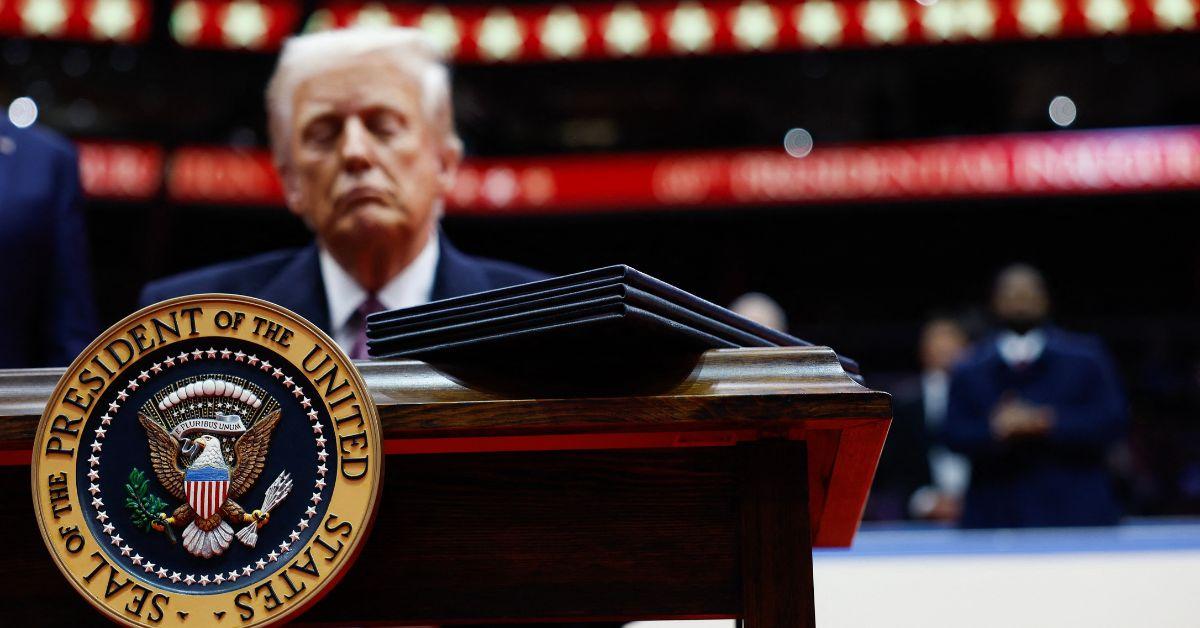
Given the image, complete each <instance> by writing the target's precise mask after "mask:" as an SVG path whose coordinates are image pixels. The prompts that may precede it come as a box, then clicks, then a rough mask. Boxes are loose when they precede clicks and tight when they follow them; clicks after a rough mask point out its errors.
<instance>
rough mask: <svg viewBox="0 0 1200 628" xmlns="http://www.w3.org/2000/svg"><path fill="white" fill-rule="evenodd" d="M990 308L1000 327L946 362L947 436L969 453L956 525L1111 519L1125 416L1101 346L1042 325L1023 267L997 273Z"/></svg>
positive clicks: (1040, 304)
mask: <svg viewBox="0 0 1200 628" xmlns="http://www.w3.org/2000/svg"><path fill="white" fill-rule="evenodd" d="M992 308H993V311H994V313H995V315H996V319H997V322H998V323H999V326H1000V329H999V331H998V332H997V333H996V334H995V336H994V337H992V338H990V339H988V340H987V341H985V342H984V343H983V344H982V345H981V346H979V347H978V348H977V349H976V350H975V351H974V352H973V353H972V354H971V355H970V356H969V357H968V358H967V359H966V360H965V361H964V362H963V363H962V364H961V365H960V366H959V367H958V368H957V369H955V371H954V373H953V375H952V377H951V384H950V399H949V405H948V407H947V411H946V429H945V436H946V441H947V443H948V444H949V445H950V446H951V447H952V448H954V449H956V450H958V451H960V452H962V453H963V454H965V455H967V456H968V457H969V458H970V459H971V482H970V486H969V488H968V490H967V496H966V501H965V504H964V507H963V517H962V525H963V526H964V527H971V528H978V527H1022V526H1070V525H1110V524H1114V523H1116V522H1117V518H1118V516H1119V513H1120V511H1119V509H1118V506H1117V503H1116V499H1115V497H1114V495H1113V492H1112V488H1111V486H1110V477H1109V474H1108V472H1107V469H1106V455H1107V453H1108V450H1109V448H1110V447H1111V446H1112V445H1113V444H1114V443H1115V442H1116V441H1117V440H1118V439H1119V438H1121V436H1122V434H1123V433H1124V431H1125V427H1126V423H1127V416H1126V404H1125V399H1124V395H1123V393H1122V391H1121V384H1120V381H1119V380H1118V377H1117V374H1116V370H1115V369H1114V367H1113V364H1112V361H1111V359H1110V358H1109V356H1108V354H1107V352H1106V351H1105V350H1104V349H1103V348H1102V347H1101V345H1100V343H1099V342H1098V341H1096V340H1095V339H1092V338H1088V337H1084V336H1080V335H1076V334H1070V333H1067V332H1065V331H1062V330H1060V329H1058V328H1056V327H1054V326H1052V325H1051V324H1050V322H1049V312H1050V298H1049V295H1048V292H1047V290H1046V284H1045V281H1044V279H1043V278H1042V275H1041V273H1039V272H1038V271H1037V270H1036V269H1034V268H1032V267H1030V266H1027V265H1015V266H1011V267H1009V268H1006V269H1005V270H1004V271H1002V272H1001V273H1000V275H999V276H998V278H997V280H996V284H995V287H994V290H993V295H992Z"/></svg>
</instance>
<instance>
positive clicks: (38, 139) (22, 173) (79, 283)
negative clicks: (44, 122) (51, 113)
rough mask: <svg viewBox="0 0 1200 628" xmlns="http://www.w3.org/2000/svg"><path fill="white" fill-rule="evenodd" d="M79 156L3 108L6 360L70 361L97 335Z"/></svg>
mask: <svg viewBox="0 0 1200 628" xmlns="http://www.w3.org/2000/svg"><path fill="white" fill-rule="evenodd" d="M82 209H83V208H82V194H81V191H80V185H79V160H78V158H77V157H76V155H75V149H74V148H73V147H72V146H71V144H70V143H69V142H68V141H67V140H65V139H63V138H61V137H58V136H57V135H54V134H52V133H50V132H49V131H46V130H43V129H39V128H37V127H30V128H26V129H18V128H16V127H15V126H13V125H12V124H11V123H10V122H9V121H8V117H7V116H3V115H0V300H2V301H3V303H4V305H3V307H0V329H3V330H4V331H3V333H0V368H18V367H35V366H66V365H67V364H70V363H71V361H72V360H74V359H75V356H76V355H78V354H79V352H80V351H82V350H83V348H84V347H85V346H87V344H88V343H89V342H91V341H92V340H93V339H94V338H95V335H96V327H97V325H96V310H95V303H94V302H93V301H92V287H91V277H90V272H91V269H90V264H89V260H88V247H87V234H86V233H85V228H84V221H83V213H82Z"/></svg>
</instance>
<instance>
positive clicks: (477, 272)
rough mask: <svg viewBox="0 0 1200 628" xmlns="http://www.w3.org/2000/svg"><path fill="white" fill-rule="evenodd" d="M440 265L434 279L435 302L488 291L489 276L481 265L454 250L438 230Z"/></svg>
mask: <svg viewBox="0 0 1200 628" xmlns="http://www.w3.org/2000/svg"><path fill="white" fill-rule="evenodd" d="M438 248H439V254H438V263H437V272H436V274H435V275H434V279H433V300H434V301H440V300H442V299H449V298H450V297H457V296H462V295H464V294H473V293H476V292H483V291H484V290H487V289H488V288H489V287H490V286H488V282H487V276H486V275H484V273H483V268H482V267H481V266H480V265H479V264H473V263H471V259H470V258H469V257H467V256H466V255H465V254H463V253H462V252H460V251H459V250H458V249H456V248H454V245H452V244H450V240H448V239H447V238H446V236H445V235H443V234H442V232H441V229H439V230H438Z"/></svg>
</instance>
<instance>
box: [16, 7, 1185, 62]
mask: <svg viewBox="0 0 1200 628" xmlns="http://www.w3.org/2000/svg"><path fill="white" fill-rule="evenodd" d="M1198 1H1200V0H916V1H915V2H914V0H861V1H845V0H806V1H803V2H799V3H797V2H794V1H788V2H780V1H776V0H744V1H742V2H740V3H736V4H732V3H727V2H722V3H706V2H698V1H696V0H684V1H683V2H679V3H678V4H674V5H666V4H663V5H641V6H639V5H638V4H634V3H632V2H627V1H621V2H618V3H616V4H612V5H607V6H606V5H600V6H595V5H579V6H578V7H572V6H571V5H567V4H558V5H552V4H547V5H543V6H541V7H514V8H512V9H509V8H505V7H492V8H490V9H489V8H487V7H462V6H460V5H455V6H452V7H445V6H439V5H425V6H413V5H385V4H382V3H380V2H368V3H365V4H350V3H332V4H326V5H325V6H324V8H321V9H318V10H317V11H315V12H314V13H313V15H312V16H311V17H310V19H309V21H308V23H307V24H306V25H305V28H304V29H305V30H308V31H311V30H322V29H327V28H335V27H345V26H357V27H372V26H386V25H410V26H417V27H420V28H423V29H425V30H426V31H427V32H428V33H429V34H430V36H431V37H432V38H433V39H434V40H435V41H436V42H437V43H438V44H439V45H440V46H441V47H442V49H443V51H444V52H445V53H447V54H448V55H451V56H453V55H460V56H461V55H463V54H464V49H465V48H472V49H473V50H474V51H475V53H474V54H475V55H476V56H477V57H478V58H480V59H483V60H486V61H511V60H516V59H518V58H521V57H523V56H540V57H544V58H548V59H571V58H576V57H581V56H585V55H592V56H597V55H599V56H604V55H607V56H617V57H619V56H635V55H644V54H650V53H656V54H695V53H706V52H711V51H722V52H736V51H743V52H746V51H762V50H774V49H782V48H788V47H796V46H801V47H837V46H842V45H848V44H849V45H853V44H858V43H865V44H868V45H885V44H901V43H905V42H909V41H919V42H942V41H955V40H966V39H976V40H984V39H992V38H996V37H1006V36H1011V37H1054V36H1059V35H1062V34H1079V35H1086V34H1094V35H1104V34H1109V33H1123V32H1128V31H1130V30H1137V29H1141V30H1146V29H1149V30H1156V29H1157V30H1164V31H1170V30H1192V29H1195V28H1196V26H1197V2H1198ZM5 3H13V5H14V7H15V9H16V10H15V11H3V10H0V32H10V33H21V34H25V35H30V36H44V37H62V36H76V37H81V36H82V37H90V38H93V39H98V40H116V41H132V40H135V39H139V38H141V37H144V35H145V30H146V28H147V26H146V23H147V22H148V19H147V17H148V12H149V2H148V1H147V0H0V8H3V5H4V4H5ZM1140 7H1145V9H1140ZM1139 10H1140V11H1143V13H1144V14H1148V15H1151V16H1152V19H1151V20H1146V19H1144V18H1135V14H1137V13H1138V11H1139ZM299 11H300V3H299V2H297V1H295V0H232V1H231V0H177V1H176V3H175V5H174V9H173V11H172V15H171V31H172V34H173V36H174V37H175V38H176V40H177V41H179V42H180V43H183V44H185V45H210V46H225V47H233V48H262V49H270V48H274V47H277V46H278V45H279V44H280V43H281V41H282V39H283V38H284V37H286V36H287V35H288V34H290V33H292V32H294V30H295V28H296V26H297V24H296V22H297V21H298V20H299ZM1007 13H1011V15H1012V20H1008V19H1006V18H1005V17H1004V16H1005V14H1007ZM1073 14H1078V15H1080V16H1082V23H1081V24H1075V23H1074V21H1073V20H1074V18H1072V17H1070V16H1071V15H1073ZM73 15H80V16H81V17H82V18H83V20H78V19H75V20H72V19H70V18H71V16H73ZM5 16H8V17H5ZM13 16H15V18H13ZM480 16H482V17H480ZM5 19H9V20H11V19H15V20H16V23H15V24H12V23H6V22H4V20H5ZM1138 20H1141V22H1139V23H1135V22H1137V21H1138ZM80 23H83V24H86V25H87V27H86V28H87V29H88V30H87V32H86V33H85V34H81V33H78V32H75V33H73V34H72V33H68V32H67V31H68V30H69V29H72V28H73V29H76V30H78V29H79V28H80V27H79V26H78V25H79V24H80ZM468 40H470V42H471V43H472V44H473V46H465V45H464V44H465V43H466V42H467V41H468Z"/></svg>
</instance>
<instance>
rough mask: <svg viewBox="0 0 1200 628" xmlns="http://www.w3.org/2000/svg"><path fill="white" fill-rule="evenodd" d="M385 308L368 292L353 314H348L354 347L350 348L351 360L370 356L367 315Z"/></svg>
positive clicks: (364, 358)
mask: <svg viewBox="0 0 1200 628" xmlns="http://www.w3.org/2000/svg"><path fill="white" fill-rule="evenodd" d="M385 309H387V308H385V307H384V306H383V304H382V303H380V302H379V299H378V298H376V297H375V295H373V294H368V295H367V298H366V299H363V302H362V304H361V305H359V306H358V309H357V310H354V314H353V315H351V316H350V325H351V326H352V329H354V334H355V336H354V348H353V349H351V350H350V358H351V359H352V360H366V359H367V358H369V357H371V356H370V355H369V354H367V316H370V315H371V314H374V313H376V312H382V311H383V310H385Z"/></svg>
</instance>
